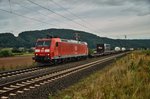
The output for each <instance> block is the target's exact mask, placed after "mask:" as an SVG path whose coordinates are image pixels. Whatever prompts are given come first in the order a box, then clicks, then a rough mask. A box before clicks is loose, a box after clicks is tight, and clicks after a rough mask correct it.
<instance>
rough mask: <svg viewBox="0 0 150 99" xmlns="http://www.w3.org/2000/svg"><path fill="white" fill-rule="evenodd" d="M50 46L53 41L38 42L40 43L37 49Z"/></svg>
mask: <svg viewBox="0 0 150 99" xmlns="http://www.w3.org/2000/svg"><path fill="white" fill-rule="evenodd" d="M50 44H51V41H50V40H49V41H38V42H37V43H36V46H37V47H49V46H50Z"/></svg>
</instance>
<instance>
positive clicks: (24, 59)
mask: <svg viewBox="0 0 150 99" xmlns="http://www.w3.org/2000/svg"><path fill="white" fill-rule="evenodd" d="M33 62H34V61H33V60H32V56H15V57H5V58H0V66H22V65H23V66H25V65H32V64H33Z"/></svg>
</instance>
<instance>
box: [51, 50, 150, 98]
mask: <svg viewBox="0 0 150 99" xmlns="http://www.w3.org/2000/svg"><path fill="white" fill-rule="evenodd" d="M51 98H52V99H149V98H150V55H148V54H147V52H133V53H131V54H129V55H127V56H125V57H123V58H121V59H119V60H117V61H116V62H114V63H113V64H112V65H111V66H108V67H106V68H105V69H103V70H101V71H99V72H97V73H95V74H92V75H91V76H90V77H88V78H86V79H83V80H81V82H79V83H77V84H75V85H73V86H71V87H70V88H68V89H65V90H63V91H61V92H59V93H58V94H57V95H55V96H51V97H50V99H51Z"/></svg>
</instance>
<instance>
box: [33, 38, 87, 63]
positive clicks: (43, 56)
mask: <svg viewBox="0 0 150 99" xmlns="http://www.w3.org/2000/svg"><path fill="white" fill-rule="evenodd" d="M34 54H35V56H34V58H33V59H34V60H35V61H36V62H40V63H45V62H48V63H53V62H60V61H64V60H66V59H72V58H74V59H75V58H82V57H87V56H88V46H87V43H86V42H81V41H75V40H67V39H60V38H53V37H52V38H43V39H38V40H37V42H36V47H35V53H34Z"/></svg>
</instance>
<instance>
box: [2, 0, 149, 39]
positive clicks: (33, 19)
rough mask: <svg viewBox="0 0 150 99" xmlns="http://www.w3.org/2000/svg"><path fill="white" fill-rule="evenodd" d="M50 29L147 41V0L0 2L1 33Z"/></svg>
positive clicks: (34, 0)
mask: <svg viewBox="0 0 150 99" xmlns="http://www.w3.org/2000/svg"><path fill="white" fill-rule="evenodd" d="M34 3H36V4H38V5H36V4H34ZM42 7H44V8H42ZM2 10H3V11H2ZM4 10H5V11H4ZM6 11H8V12H6ZM11 12H12V13H11ZM15 14H17V15H15ZM49 28H65V29H75V30H81V31H87V32H90V33H93V34H96V35H98V36H103V37H109V38H117V39H122V38H125V36H124V35H127V38H129V39H150V0H53V1H52V0H10V2H9V0H0V33H4V32H12V33H13V34H14V35H16V36H17V35H18V34H19V33H20V32H22V31H29V30H41V29H49Z"/></svg>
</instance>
